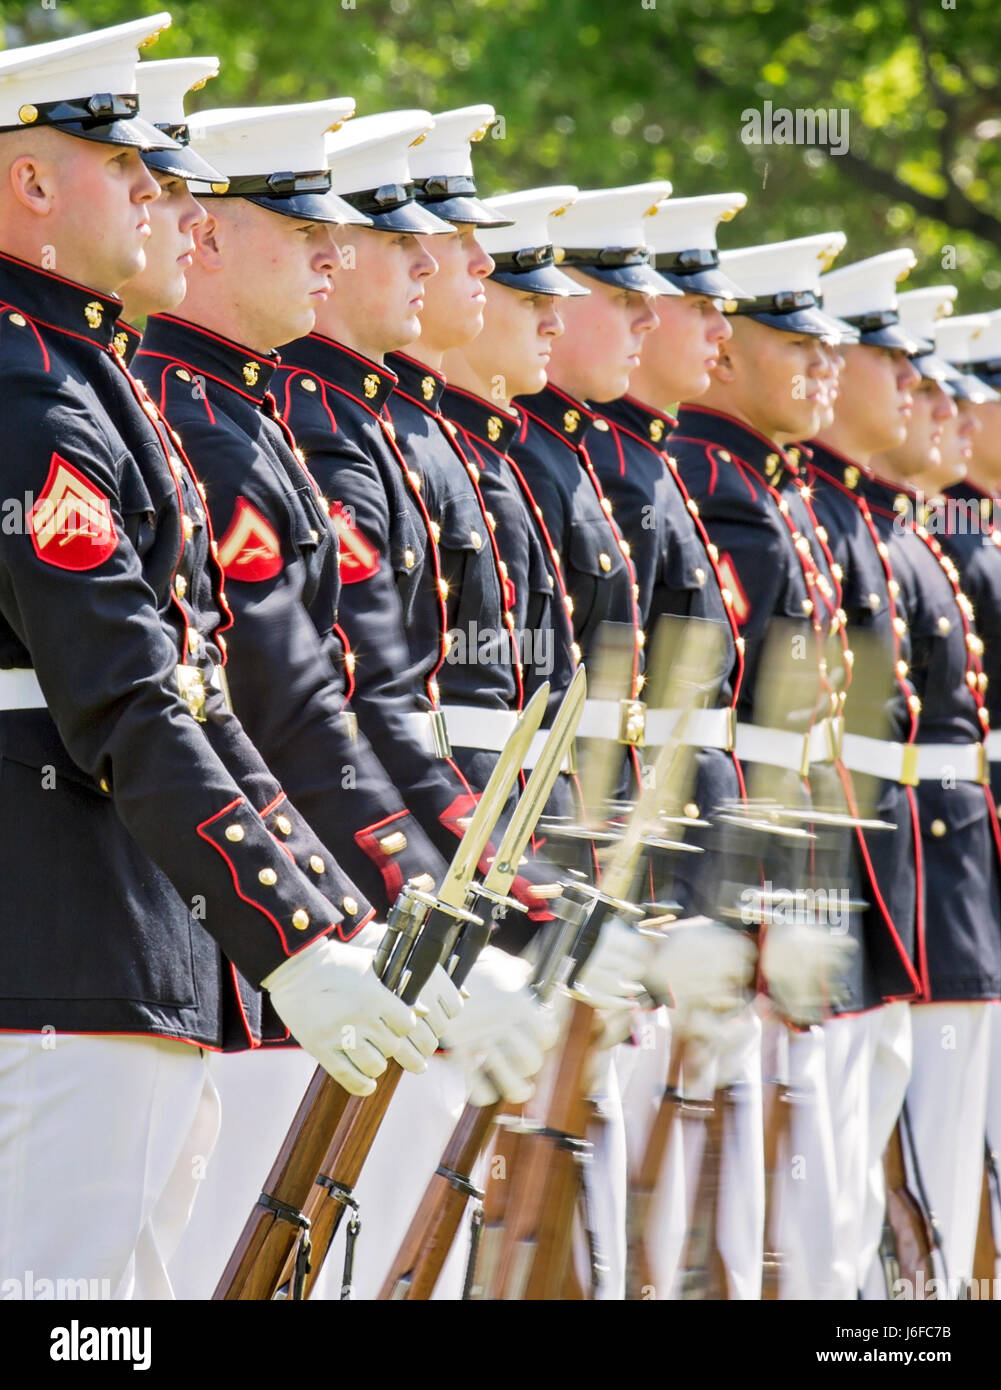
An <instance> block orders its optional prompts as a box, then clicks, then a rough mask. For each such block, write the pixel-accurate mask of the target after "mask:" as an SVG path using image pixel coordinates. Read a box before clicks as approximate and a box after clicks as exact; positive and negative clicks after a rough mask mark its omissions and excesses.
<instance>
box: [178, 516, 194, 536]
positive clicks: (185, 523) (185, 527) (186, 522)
mask: <svg viewBox="0 0 1001 1390" xmlns="http://www.w3.org/2000/svg"><path fill="white" fill-rule="evenodd" d="M181 530H182V531H183V532H184V539H185V540H186V541H190V539H191V537H192V536H193V535H194V534H195V523H194V522H193V521H192V520H191V518H190V516H182V517H181Z"/></svg>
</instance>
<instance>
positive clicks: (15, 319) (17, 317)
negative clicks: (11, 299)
mask: <svg viewBox="0 0 1001 1390" xmlns="http://www.w3.org/2000/svg"><path fill="white" fill-rule="evenodd" d="M10 322H11V323H12V324H13V325H14V327H15V328H23V327H24V326H25V320H24V316H23V315H22V314H11V316H10Z"/></svg>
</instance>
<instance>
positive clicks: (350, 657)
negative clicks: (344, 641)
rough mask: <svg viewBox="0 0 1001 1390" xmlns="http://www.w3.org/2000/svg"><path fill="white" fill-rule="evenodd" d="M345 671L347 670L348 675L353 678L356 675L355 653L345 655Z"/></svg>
mask: <svg viewBox="0 0 1001 1390" xmlns="http://www.w3.org/2000/svg"><path fill="white" fill-rule="evenodd" d="M344 669H345V671H347V673H348V675H349V676H353V675H354V673H355V654H354V652H345V653H344Z"/></svg>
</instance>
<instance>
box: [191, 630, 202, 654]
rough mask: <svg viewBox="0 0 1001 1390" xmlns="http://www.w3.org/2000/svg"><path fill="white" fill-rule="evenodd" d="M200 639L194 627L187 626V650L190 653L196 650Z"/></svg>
mask: <svg viewBox="0 0 1001 1390" xmlns="http://www.w3.org/2000/svg"><path fill="white" fill-rule="evenodd" d="M200 641H201V638H200V637H199V635H198V633H197V632H196V631H195V629H194V628H193V627H189V628H188V651H189V652H192V653H194V652H196V651H197V650H198V644H199V642H200Z"/></svg>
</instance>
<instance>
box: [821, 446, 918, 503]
mask: <svg viewBox="0 0 1001 1390" xmlns="http://www.w3.org/2000/svg"><path fill="white" fill-rule="evenodd" d="M810 467H811V468H812V470H813V471H814V472H815V473H819V474H820V475H821V477H823V478H827V479H829V480H830V481H831V482H832V483H834V484H835V485H836V486H837V487H839V488H841V489H842V490H843V491H845V492H850V493H852V494H853V495H854V496H855V497H857V498H859V499H860V500H861V501H863V502H865V504H866V505H867V506H868V507H870V508H871V509H872V510H873V511H874V512H878V513H879V514H880V515H881V516H892V517H901V518H907V519H908V520H911V521H913V520H915V519H916V515H917V511H918V505H919V498H918V494H917V493H916V492H915V491H914V489H913V488H909V487H906V486H903V485H902V484H900V483H892V482H890V481H889V479H887V478H880V477H879V476H878V475H877V474H875V473H874V472H873V471H872V469H871V468H867V467H863V465H862V464H860V463H854V462H853V461H852V460H851V459H850V458H849V457H848V455H847V454H842V453H839V452H838V450H837V449H832V448H831V447H830V446H829V445H827V444H822V443H821V442H820V441H819V440H817V439H811V440H810Z"/></svg>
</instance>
